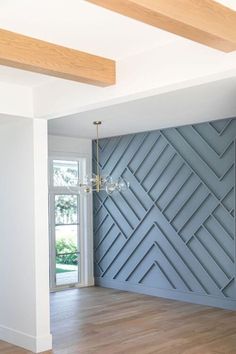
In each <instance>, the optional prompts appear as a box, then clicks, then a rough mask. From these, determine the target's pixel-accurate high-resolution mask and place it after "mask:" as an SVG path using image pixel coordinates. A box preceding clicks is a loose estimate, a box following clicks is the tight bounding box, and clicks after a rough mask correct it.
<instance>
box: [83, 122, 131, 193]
mask: <svg viewBox="0 0 236 354" xmlns="http://www.w3.org/2000/svg"><path fill="white" fill-rule="evenodd" d="M93 124H94V125H95V126H96V133H97V138H96V173H93V174H92V175H91V176H85V177H84V178H82V180H79V181H78V184H77V186H78V188H79V192H80V193H82V194H90V193H92V192H101V191H105V192H106V193H107V194H112V193H115V192H123V191H125V190H127V189H128V188H129V182H128V181H126V180H125V179H124V178H122V177H119V178H118V179H116V180H114V179H113V178H112V176H109V175H108V176H102V175H101V173H100V162H99V134H98V129H99V126H101V124H102V122H101V121H95V122H93Z"/></svg>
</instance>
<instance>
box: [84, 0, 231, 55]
mask: <svg viewBox="0 0 236 354" xmlns="http://www.w3.org/2000/svg"><path fill="white" fill-rule="evenodd" d="M87 1H89V2H91V3H93V4H96V5H99V6H102V7H104V8H106V9H109V10H112V11H115V12H118V13H120V14H122V15H125V16H128V17H131V18H133V19H136V20H138V21H142V22H144V23H147V24H149V25H152V26H155V27H158V28H160V29H163V30H165V31H168V32H171V33H174V34H177V35H179V36H182V37H185V38H188V39H190V40H193V41H195V42H199V43H201V44H205V45H207V46H209V47H212V48H215V49H219V50H221V51H224V52H231V51H234V50H236V11H233V10H231V9H230V8H228V7H225V6H223V5H221V4H220V3H218V2H216V1H213V0H87Z"/></svg>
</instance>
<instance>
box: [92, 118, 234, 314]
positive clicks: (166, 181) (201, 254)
mask: <svg viewBox="0 0 236 354" xmlns="http://www.w3.org/2000/svg"><path fill="white" fill-rule="evenodd" d="M235 139H236V119H226V120H219V121H212V122H208V123H203V124H196V125H188V126H182V127H179V128H170V129H163V130H159V131H158V130H156V131H151V132H146V133H140V134H132V135H126V136H120V137H119V136H118V137H113V138H107V139H102V140H101V141H100V162H101V169H102V173H103V174H104V175H107V174H111V175H112V176H113V177H114V178H117V177H119V176H122V177H124V178H126V179H127V180H128V181H129V182H130V189H129V190H128V191H126V192H123V193H120V194H119V193H118V194H113V195H107V194H106V193H105V192H101V193H99V194H98V193H95V194H94V258H95V282H96V284H97V285H100V286H104V287H111V288H116V289H122V290H127V291H136V292H140V293H144V294H151V295H156V296H161V297H165V298H170V299H177V300H184V301H189V302H193V303H200V304H206V305H212V306H218V307H223V308H230V309H236V288H235V286H236V285H235V166H236V165H235ZM94 160H95V149H94Z"/></svg>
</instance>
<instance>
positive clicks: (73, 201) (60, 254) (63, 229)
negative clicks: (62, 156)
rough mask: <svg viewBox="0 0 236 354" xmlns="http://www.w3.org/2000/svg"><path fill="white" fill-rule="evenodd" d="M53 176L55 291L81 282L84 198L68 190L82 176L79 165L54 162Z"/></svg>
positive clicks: (52, 275) (52, 267) (52, 268)
mask: <svg viewBox="0 0 236 354" xmlns="http://www.w3.org/2000/svg"><path fill="white" fill-rule="evenodd" d="M50 171H51V176H50V191H49V203H50V215H49V221H50V283H51V290H55V289H57V288H63V287H68V286H75V285H77V284H79V283H80V278H81V249H80V248H81V247H80V198H79V195H78V194H76V193H75V192H71V193H70V191H69V190H68V188H67V187H66V186H67V184H68V181H70V179H72V180H73V181H75V180H76V179H78V176H79V162H78V161H67V160H53V161H52V163H51V169H50Z"/></svg>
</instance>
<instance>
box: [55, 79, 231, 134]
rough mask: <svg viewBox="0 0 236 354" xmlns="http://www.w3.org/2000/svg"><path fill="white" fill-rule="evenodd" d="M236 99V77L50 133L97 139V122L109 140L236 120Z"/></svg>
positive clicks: (59, 125)
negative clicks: (218, 120)
mask: <svg viewBox="0 0 236 354" xmlns="http://www.w3.org/2000/svg"><path fill="white" fill-rule="evenodd" d="M235 97H236V77H234V78H230V79H225V80H219V81H216V82H212V83H210V84H204V85H199V86H195V87H192V88H187V89H182V90H177V91H173V92H169V93H165V94H161V95H156V96H152V97H148V98H144V99H140V100H136V101H131V102H126V103H122V104H117V105H113V106H109V107H105V108H102V109H97V110H94V111H90V112H83V113H79V114H76V115H73V116H68V117H63V118H58V119H53V120H50V121H49V122H48V126H49V133H50V134H55V135H65V136H72V137H81V138H95V129H94V126H93V124H92V122H93V121H95V120H101V121H102V122H103V125H102V128H101V129H100V130H101V132H100V135H101V137H107V136H115V135H123V134H129V133H135V132H140V131H148V130H154V129H160V128H166V127H173V126H178V125H184V124H193V123H198V122H204V121H209V120H215V119H221V118H228V117H236V99H235Z"/></svg>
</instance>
